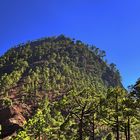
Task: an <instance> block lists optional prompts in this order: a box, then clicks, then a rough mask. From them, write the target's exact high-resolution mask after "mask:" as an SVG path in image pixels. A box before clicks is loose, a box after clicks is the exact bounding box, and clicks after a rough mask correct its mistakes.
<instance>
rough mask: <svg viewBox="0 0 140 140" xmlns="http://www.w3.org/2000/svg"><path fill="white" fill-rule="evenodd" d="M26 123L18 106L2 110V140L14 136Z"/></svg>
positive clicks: (0, 111) (0, 117) (0, 112)
mask: <svg viewBox="0 0 140 140" xmlns="http://www.w3.org/2000/svg"><path fill="white" fill-rule="evenodd" d="M25 121H26V120H25V118H24V117H23V115H22V112H21V108H19V107H18V106H11V107H8V108H4V109H2V110H0V124H1V125H2V136H1V138H4V137H7V136H9V135H12V134H13V133H15V132H16V131H17V130H18V129H22V127H23V125H24V123H25Z"/></svg>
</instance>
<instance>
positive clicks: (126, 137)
mask: <svg viewBox="0 0 140 140" xmlns="http://www.w3.org/2000/svg"><path fill="white" fill-rule="evenodd" d="M125 139H126V140H128V136H127V124H125Z"/></svg>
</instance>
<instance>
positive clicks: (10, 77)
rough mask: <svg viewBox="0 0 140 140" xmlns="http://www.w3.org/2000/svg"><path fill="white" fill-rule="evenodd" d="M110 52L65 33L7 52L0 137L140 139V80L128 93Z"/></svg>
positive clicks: (1, 68)
mask: <svg viewBox="0 0 140 140" xmlns="http://www.w3.org/2000/svg"><path fill="white" fill-rule="evenodd" d="M105 56H106V54H105V51H102V50H100V49H99V48H97V47H95V46H92V45H88V44H84V43H83V42H81V41H80V40H75V39H71V38H68V37H65V36H64V35H60V36H57V37H48V38H42V39H39V40H34V41H28V42H27V43H25V44H19V45H18V46H15V47H13V48H11V49H10V50H9V51H7V52H6V53H5V54H4V55H3V56H1V57H0V125H1V138H6V139H8V138H9V139H12V140H36V139H38V140H43V139H44V140H111V139H112V140H113V139H116V140H119V139H126V140H130V139H134V140H139V136H140V135H139V134H140V126H139V122H140V116H139V114H140V112H139V102H140V84H139V83H140V82H139V80H138V81H137V83H136V84H135V85H134V86H131V88H130V91H129V92H128V91H126V90H125V89H124V88H123V85H122V84H121V76H120V73H119V71H118V70H117V68H116V65H115V64H113V63H111V64H108V63H107V61H106V60H105V58H104V57H105ZM8 136H11V137H8Z"/></svg>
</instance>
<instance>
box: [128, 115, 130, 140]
mask: <svg viewBox="0 0 140 140" xmlns="http://www.w3.org/2000/svg"><path fill="white" fill-rule="evenodd" d="M128 140H130V118H129V117H128Z"/></svg>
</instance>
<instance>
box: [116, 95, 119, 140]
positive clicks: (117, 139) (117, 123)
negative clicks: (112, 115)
mask: <svg viewBox="0 0 140 140" xmlns="http://www.w3.org/2000/svg"><path fill="white" fill-rule="evenodd" d="M116 113H117V117H116V133H117V137H116V140H119V117H118V96H117V95H116Z"/></svg>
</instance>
